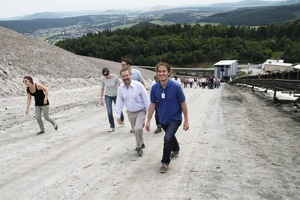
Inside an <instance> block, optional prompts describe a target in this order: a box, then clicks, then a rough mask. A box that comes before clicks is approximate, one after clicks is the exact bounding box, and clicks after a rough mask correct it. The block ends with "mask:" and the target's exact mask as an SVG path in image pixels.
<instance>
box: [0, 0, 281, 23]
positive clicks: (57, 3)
mask: <svg viewBox="0 0 300 200" xmlns="http://www.w3.org/2000/svg"><path fill="white" fill-rule="evenodd" d="M238 1H242V0H7V1H5V3H3V4H2V5H1V7H0V19H4V18H10V17H18V16H23V15H30V14H34V13H38V12H60V11H80V10H100V11H101V10H105V9H131V8H132V9H134V8H149V7H153V6H156V5H166V6H170V7H176V6H182V5H209V4H213V3H224V2H238ZM274 1H276V0H274Z"/></svg>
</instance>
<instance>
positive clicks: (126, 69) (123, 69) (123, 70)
mask: <svg viewBox="0 0 300 200" xmlns="http://www.w3.org/2000/svg"><path fill="white" fill-rule="evenodd" d="M125 71H128V72H129V74H130V71H129V69H128V68H122V69H121V70H120V75H121V73H122V72H125Z"/></svg>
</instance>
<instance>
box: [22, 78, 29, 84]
mask: <svg viewBox="0 0 300 200" xmlns="http://www.w3.org/2000/svg"><path fill="white" fill-rule="evenodd" d="M23 83H24V84H25V85H26V86H28V85H29V84H30V81H29V80H28V79H26V78H24V79H23Z"/></svg>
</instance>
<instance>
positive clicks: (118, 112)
mask: <svg viewBox="0 0 300 200" xmlns="http://www.w3.org/2000/svg"><path fill="white" fill-rule="evenodd" d="M120 87H122V86H119V88H118V92H117V100H116V116H117V122H118V124H122V123H123V122H122V121H121V113H122V109H123V106H124V99H123V97H122V92H121V90H122V88H120Z"/></svg>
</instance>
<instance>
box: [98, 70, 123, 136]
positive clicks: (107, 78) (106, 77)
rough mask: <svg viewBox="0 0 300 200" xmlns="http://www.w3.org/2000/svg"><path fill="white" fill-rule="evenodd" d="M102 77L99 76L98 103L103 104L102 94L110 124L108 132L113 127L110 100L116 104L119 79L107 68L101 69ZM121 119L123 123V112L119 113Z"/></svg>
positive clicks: (112, 129)
mask: <svg viewBox="0 0 300 200" xmlns="http://www.w3.org/2000/svg"><path fill="white" fill-rule="evenodd" d="M102 75H103V76H102V77H101V78H100V84H101V89H100V104H101V105H102V106H103V105H104V102H103V95H104V99H105V104H106V109H107V115H108V121H109V124H110V129H109V130H108V132H112V131H114V129H115V122H114V116H113V110H112V102H114V103H115V104H116V100H117V91H118V86H119V85H120V80H119V78H118V76H117V75H115V74H111V73H110V71H109V69H108V68H106V67H105V68H103V70H102ZM121 121H122V124H121V125H124V116H123V113H122V114H121Z"/></svg>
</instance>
